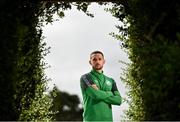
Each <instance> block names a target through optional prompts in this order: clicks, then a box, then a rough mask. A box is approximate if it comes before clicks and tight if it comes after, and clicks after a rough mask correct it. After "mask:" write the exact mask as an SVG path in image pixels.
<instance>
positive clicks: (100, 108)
mask: <svg viewBox="0 0 180 122" xmlns="http://www.w3.org/2000/svg"><path fill="white" fill-rule="evenodd" d="M89 63H90V65H91V66H92V70H91V72H89V73H87V74H85V75H82V76H81V79H80V84H81V91H82V96H83V102H84V113H83V120H84V121H85V122H87V121H113V118H112V106H111V105H120V104H121V96H120V93H119V91H118V89H117V87H116V83H115V81H114V80H113V79H112V78H109V77H107V76H105V75H104V74H103V65H104V64H105V59H104V55H103V53H102V52H100V51H94V52H92V53H91V55H90V61H89Z"/></svg>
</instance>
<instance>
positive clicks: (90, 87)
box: [80, 74, 113, 100]
mask: <svg viewBox="0 0 180 122" xmlns="http://www.w3.org/2000/svg"><path fill="white" fill-rule="evenodd" d="M80 81H81V89H82V90H83V91H84V92H85V93H86V94H87V95H88V96H90V97H91V98H93V99H96V100H105V99H106V98H108V97H111V96H113V92H111V91H102V90H99V89H97V88H96V87H97V86H96V85H95V84H94V82H93V81H92V80H91V79H90V78H89V76H88V75H87V74H86V75H83V76H82V77H81V79H80Z"/></svg>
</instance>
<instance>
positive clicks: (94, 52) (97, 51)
mask: <svg viewBox="0 0 180 122" xmlns="http://www.w3.org/2000/svg"><path fill="white" fill-rule="evenodd" d="M93 54H101V55H102V56H103V58H104V54H103V53H102V52H101V51H99V50H96V51H93V52H92V53H91V54H90V58H91V56H92V55H93Z"/></svg>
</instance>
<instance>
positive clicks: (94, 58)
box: [89, 53, 105, 70]
mask: <svg viewBox="0 0 180 122" xmlns="http://www.w3.org/2000/svg"><path fill="white" fill-rule="evenodd" d="M89 63H90V64H91V66H92V67H93V68H94V69H95V70H102V68H103V65H104V63H105V60H104V57H103V56H102V55H101V54H100V53H96V54H92V55H91V57H90V61H89Z"/></svg>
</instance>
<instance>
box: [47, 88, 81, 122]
mask: <svg viewBox="0 0 180 122" xmlns="http://www.w3.org/2000/svg"><path fill="white" fill-rule="evenodd" d="M50 94H51V97H52V99H53V106H52V107H51V110H52V111H53V112H54V113H56V114H54V115H53V117H54V119H55V120H56V121H82V113H83V109H82V108H81V107H79V106H80V100H79V98H78V96H77V95H70V94H68V93H67V92H63V91H60V90H59V89H58V88H57V87H56V86H55V87H54V89H53V90H52V91H51V92H50ZM54 94H56V95H54Z"/></svg>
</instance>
